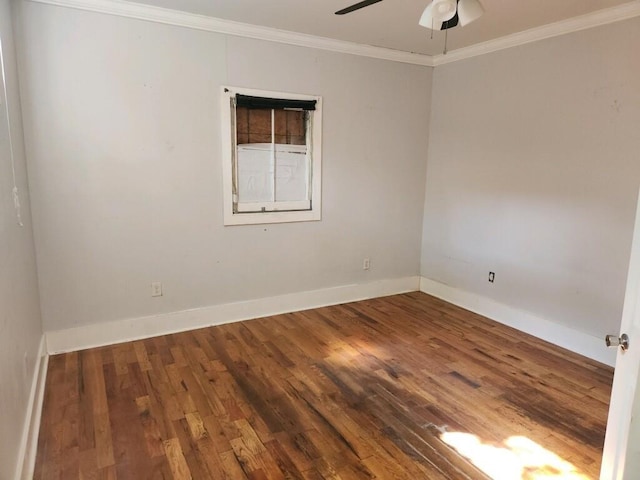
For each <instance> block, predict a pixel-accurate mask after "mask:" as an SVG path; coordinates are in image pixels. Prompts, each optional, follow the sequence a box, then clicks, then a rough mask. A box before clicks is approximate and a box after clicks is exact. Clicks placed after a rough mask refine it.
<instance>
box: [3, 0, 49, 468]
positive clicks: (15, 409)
mask: <svg viewBox="0 0 640 480" xmlns="http://www.w3.org/2000/svg"><path fill="white" fill-rule="evenodd" d="M0 41H1V42H2V51H3V58H4V64H5V73H6V81H7V102H6V103H5V98H4V93H3V91H2V76H1V75H0V425H1V428H0V478H2V479H5V478H6V479H9V478H13V476H14V475H15V472H16V468H17V459H18V457H19V450H20V447H21V445H23V444H24V439H23V432H24V427H25V422H26V421H27V417H28V416H29V414H30V412H28V411H27V409H28V404H29V397H30V393H31V386H32V382H33V379H34V372H35V370H36V367H37V365H38V364H39V357H38V349H39V345H40V339H41V337H42V326H41V322H40V310H39V306H38V286H37V280H36V259H35V253H34V246H33V233H32V230H31V215H30V213H29V197H28V195H29V192H28V187H27V174H26V167H25V156H24V146H23V145H24V141H23V137H22V120H21V115H20V98H19V93H18V79H17V76H16V72H17V69H16V62H15V49H14V42H13V32H12V27H11V11H10V1H9V0H0ZM6 105H8V107H9V112H10V130H11V140H12V143H13V150H14V159H15V167H16V179H17V186H18V190H19V192H20V202H21V204H22V211H21V217H22V222H23V224H24V226H23V227H20V226H19V225H18V221H17V216H16V211H15V209H14V204H13V196H12V190H13V174H12V168H11V149H10V142H9V123H8V122H7V114H6V109H5V107H6Z"/></svg>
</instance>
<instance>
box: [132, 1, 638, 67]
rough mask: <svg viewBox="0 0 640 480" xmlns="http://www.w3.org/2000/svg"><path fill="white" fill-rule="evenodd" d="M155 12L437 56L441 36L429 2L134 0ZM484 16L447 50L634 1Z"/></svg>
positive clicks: (512, 6)
mask: <svg viewBox="0 0 640 480" xmlns="http://www.w3.org/2000/svg"><path fill="white" fill-rule="evenodd" d="M135 1H136V3H143V4H147V5H153V6H157V7H164V8H169V9H173V10H181V11H184V12H190V13H196V14H200V15H206V16H210V17H216V18H221V19H225V20H232V21H235V22H242V23H248V24H252V25H260V26H264V27H270V28H276V29H281V30H288V31H291V32H298V33H305V34H309V35H315V36H319V37H326V38H332V39H336V40H343V41H348V42H354V43H358V44H363V45H373V46H376V47H385V48H390V49H394V50H401V51H404V52H414V53H421V54H426V55H438V54H441V53H442V50H443V46H444V32H440V31H436V32H434V35H433V39H431V38H430V37H431V30H429V29H426V28H423V27H420V26H419V25H418V19H419V18H420V15H421V14H422V11H423V10H424V8H425V7H426V6H427V5H428V4H429V2H430V1H431V0H383V1H382V2H380V3H377V4H375V5H371V6H369V7H366V8H364V9H361V10H358V11H355V12H352V13H350V14H347V15H342V16H337V15H334V12H335V11H337V10H340V9H341V8H344V7H347V6H349V5H351V4H353V3H356V1H358V0H135ZM481 3H482V4H483V6H484V7H485V10H486V11H485V14H484V15H483V16H482V17H480V18H479V19H478V20H476V21H475V22H473V23H471V24H469V25H467V26H465V27H455V28H453V29H450V30H449V33H448V49H449V51H452V50H455V49H458V48H462V47H468V46H471V45H475V44H478V43H481V42H485V41H489V40H494V39H497V38H500V37H504V36H506V35H510V34H514V33H518V32H522V31H525V30H529V29H532V28H536V27H541V26H543V25H548V24H551V23H554V22H558V21H562V20H567V19H570V18H573V17H579V16H581V15H586V14H590V13H593V12H596V11H598V10H603V9H607V8H612V7H616V6H619V5H623V4H626V3H629V4H631V3H633V4H635V3H638V2H637V0H635V1H632V2H629V1H628V0H481Z"/></svg>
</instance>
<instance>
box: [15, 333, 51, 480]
mask: <svg viewBox="0 0 640 480" xmlns="http://www.w3.org/2000/svg"><path fill="white" fill-rule="evenodd" d="M48 364H49V356H48V355H47V353H46V339H45V335H42V337H41V338H40V345H39V347H38V362H36V365H35V368H34V372H33V380H32V382H31V393H30V394H29V403H28V404H27V416H26V418H25V421H24V429H23V431H22V438H21V440H20V451H19V453H18V468H17V469H16V480H27V479H31V478H33V472H34V469H35V464H36V453H37V450H38V434H39V432H40V419H41V418H42V403H43V401H44V386H45V382H46V380H47V366H48Z"/></svg>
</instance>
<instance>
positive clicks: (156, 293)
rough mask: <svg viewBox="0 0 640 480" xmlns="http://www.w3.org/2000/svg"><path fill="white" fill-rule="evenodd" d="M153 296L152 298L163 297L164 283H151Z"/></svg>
mask: <svg viewBox="0 0 640 480" xmlns="http://www.w3.org/2000/svg"><path fill="white" fill-rule="evenodd" d="M151 296H152V297H161V296H162V282H151Z"/></svg>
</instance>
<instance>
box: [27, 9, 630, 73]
mask: <svg viewBox="0 0 640 480" xmlns="http://www.w3.org/2000/svg"><path fill="white" fill-rule="evenodd" d="M27 1H30V2H35V3H44V4H48V5H57V6H60V7H68V8H75V9H78V10H86V11H89V12H98V13H106V14H109V15H117V16H120V17H127V18H135V19H138V20H145V21H149V22H156V23H163V24H166V25H174V26H178V27H185V28H193V29H196V30H204V31H207V32H215V33H222V34H226V35H234V36H239V37H247V38H254V39H258V40H267V41H270V42H277V43H284V44H288V45H296V46H299V47H308V48H317V49H320V50H328V51H331V52H338V53H346V54H350V55H359V56H363V57H370V58H378V59H382V60H390V61H393V62H401V63H410V64H414V65H422V66H428V67H436V66H438V65H445V64H447V63H452V62H457V61H459V60H464V59H467V58H471V57H477V56H479V55H485V54H487V53H492V52H496V51H499V50H504V49H507V48H511V47H516V46H519V45H525V44H527V43H532V42H537V41H539V40H544V39H546V38H552V37H557V36H559V35H565V34H567V33H572V32H578V31H580V30H586V29H588V28H593V27H598V26H601V25H606V24H609V23H614V22H618V21H621V20H627V19H629V18H633V17H637V16H640V0H633V1H631V2H628V3H625V4H622V5H619V6H617V7H611V8H607V9H603V10H598V11H596V12H592V13H588V14H586V15H581V16H579V17H574V18H570V19H567V20H562V21H560V22H555V23H550V24H548V25H544V26H542V27H537V28H532V29H530V30H525V31H523V32H518V33H514V34H512V35H507V36H505V37H500V38H497V39H494V40H489V41H487V42H483V43H478V44H476V45H472V46H470V47H464V48H458V49H456V50H451V51H449V52H448V53H447V54H446V55H443V54H440V55H435V56H430V55H426V54H420V53H411V52H403V51H400V50H393V49H390V48H383V47H375V46H372V45H362V44H358V43H353V42H345V41H343V40H335V39H331V38H325V37H317V36H314V35H307V34H304V33H297V32H289V31H286V30H278V29H275V28H268V27H262V26H258V25H250V24H247V23H240V22H233V21H230V20H223V19H219V18H214V17H208V16H206V15H198V14H195V13H188V12H181V11H178V10H170V9H167V8H161V7H154V6H152V5H143V4H140V3H134V2H129V1H125V0H27Z"/></svg>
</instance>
